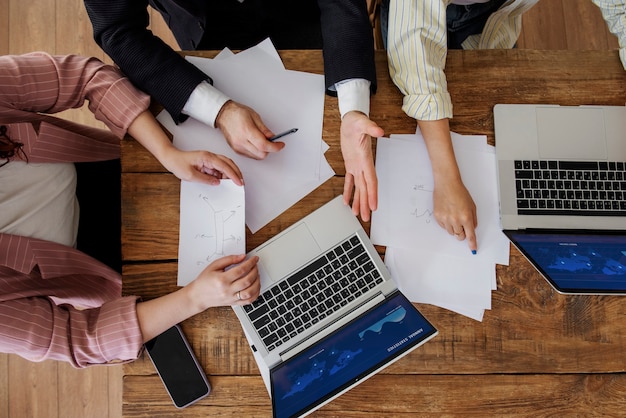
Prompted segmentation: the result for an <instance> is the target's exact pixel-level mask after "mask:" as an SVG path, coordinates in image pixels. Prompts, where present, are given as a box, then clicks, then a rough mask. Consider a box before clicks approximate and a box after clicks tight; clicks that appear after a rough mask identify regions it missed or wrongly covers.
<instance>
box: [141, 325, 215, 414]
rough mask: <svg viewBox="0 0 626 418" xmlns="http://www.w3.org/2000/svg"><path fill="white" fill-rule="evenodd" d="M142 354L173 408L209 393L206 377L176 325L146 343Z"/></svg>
mask: <svg viewBox="0 0 626 418" xmlns="http://www.w3.org/2000/svg"><path fill="white" fill-rule="evenodd" d="M146 351H147V352H148V356H149V357H150V360H152V363H153V364H154V367H155V368H156V370H157V373H159V376H160V377H161V380H162V381H163V385H165V389H166V390H167V393H169V395H170V398H172V402H174V405H176V407H177V408H185V407H186V406H189V405H191V404H192V403H194V402H196V401H198V400H200V399H202V398H204V397H206V396H207V395H208V394H209V393H210V392H211V385H210V384H209V381H208V379H207V376H206V374H205V373H204V370H203V369H202V367H201V366H200V363H198V359H197V358H196V356H195V354H194V353H193V350H192V349H191V346H190V345H189V342H188V341H187V338H186V337H185V334H184V333H183V330H182V329H181V328H180V326H179V325H174V326H173V327H172V328H170V329H168V330H167V331H165V332H164V333H162V334H160V335H158V336H156V337H155V338H153V339H151V340H150V341H148V342H147V343H146Z"/></svg>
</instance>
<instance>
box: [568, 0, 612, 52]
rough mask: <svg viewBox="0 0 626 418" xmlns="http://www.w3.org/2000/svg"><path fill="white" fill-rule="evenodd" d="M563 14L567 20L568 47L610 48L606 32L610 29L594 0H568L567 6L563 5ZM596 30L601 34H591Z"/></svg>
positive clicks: (577, 48)
mask: <svg viewBox="0 0 626 418" xmlns="http://www.w3.org/2000/svg"><path fill="white" fill-rule="evenodd" d="M563 16H564V19H565V21H566V22H567V25H566V27H565V38H566V39H567V49H569V50H585V49H609V45H608V35H606V34H605V33H606V32H607V31H608V30H607V28H606V23H605V21H604V18H603V17H602V13H601V12H600V9H599V8H598V7H596V6H595V5H594V4H593V3H592V2H590V1H589V0H567V6H566V7H563ZM602 29H604V30H602ZM594 30H595V31H598V32H599V36H589V34H590V33H593V32H594ZM601 35H603V36H601Z"/></svg>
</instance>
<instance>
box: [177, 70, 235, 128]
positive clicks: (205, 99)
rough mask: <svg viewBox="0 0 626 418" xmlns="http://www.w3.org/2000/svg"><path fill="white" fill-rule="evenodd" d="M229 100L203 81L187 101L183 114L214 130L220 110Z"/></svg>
mask: <svg viewBox="0 0 626 418" xmlns="http://www.w3.org/2000/svg"><path fill="white" fill-rule="evenodd" d="M229 100H230V97H228V96H226V95H225V94H224V93H222V92H221V91H219V90H218V89H216V88H215V87H213V86H212V85H211V84H209V83H208V82H207V81H203V82H202V83H200V84H198V87H196V89H195V90H194V91H193V92H192V93H191V96H189V99H187V103H185V107H183V113H184V114H185V115H188V116H191V117H192V118H194V119H197V120H199V121H200V122H202V123H205V124H207V125H209V126H210V127H212V128H214V127H215V119H216V118H217V115H218V114H219V112H220V109H221V108H222V106H224V103H226V102H227V101H229Z"/></svg>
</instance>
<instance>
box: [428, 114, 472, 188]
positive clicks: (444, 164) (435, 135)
mask: <svg viewBox="0 0 626 418" xmlns="http://www.w3.org/2000/svg"><path fill="white" fill-rule="evenodd" d="M418 125H419V128H420V131H421V132H422V136H423V137H424V142H425V143H426V148H427V149H428V155H429V157H430V162H431V165H432V170H433V179H434V183H435V187H437V185H438V184H442V183H444V182H451V181H454V182H461V181H462V180H461V173H460V171H459V167H458V165H457V162H456V157H455V155H454V148H453V147H452V138H451V136H450V124H449V121H448V119H440V120H435V121H418Z"/></svg>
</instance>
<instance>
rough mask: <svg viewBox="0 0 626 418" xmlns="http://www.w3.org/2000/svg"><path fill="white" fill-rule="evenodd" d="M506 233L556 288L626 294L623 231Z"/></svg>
mask: <svg viewBox="0 0 626 418" xmlns="http://www.w3.org/2000/svg"><path fill="white" fill-rule="evenodd" d="M504 232H505V234H506V235H507V236H508V237H509V238H510V239H511V242H512V243H513V244H514V245H515V246H516V247H517V248H518V249H519V250H520V251H521V252H522V253H523V254H524V255H525V256H526V258H528V259H529V261H531V263H533V265H534V266H535V268H537V270H539V272H540V273H542V274H543V276H544V277H545V278H546V279H547V280H548V281H549V282H550V283H551V284H552V286H553V287H554V288H555V289H556V290H558V291H560V292H562V293H589V294H609V293H625V294H626V235H625V234H624V232H620V233H617V232H606V233H605V232H604V231H603V232H602V234H592V233H589V234H588V233H582V232H579V233H576V232H573V233H567V232H556V231H550V232H543V231H541V232H537V231H533V232H529V231H504Z"/></svg>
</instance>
